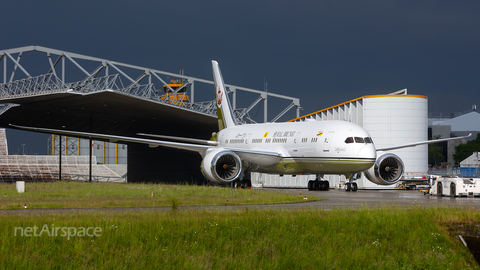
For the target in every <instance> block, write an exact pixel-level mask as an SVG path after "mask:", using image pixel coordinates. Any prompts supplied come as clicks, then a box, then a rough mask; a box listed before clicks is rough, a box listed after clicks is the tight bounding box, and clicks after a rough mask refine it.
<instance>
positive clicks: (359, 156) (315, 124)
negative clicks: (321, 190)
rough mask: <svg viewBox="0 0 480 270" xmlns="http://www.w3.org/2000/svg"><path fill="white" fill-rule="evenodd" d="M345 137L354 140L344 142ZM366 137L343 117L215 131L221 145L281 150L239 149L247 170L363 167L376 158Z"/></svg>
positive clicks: (325, 170) (346, 170)
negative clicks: (268, 153)
mask: <svg viewBox="0 0 480 270" xmlns="http://www.w3.org/2000/svg"><path fill="white" fill-rule="evenodd" d="M348 137H350V138H352V140H353V142H349V143H347V142H346V140H347V138H348ZM355 138H357V141H358V142H355ZM358 138H361V139H362V140H360V139H358ZM365 138H370V135H369V134H368V132H367V131H366V130H365V129H363V128H362V127H360V126H358V125H356V124H353V123H349V122H345V121H307V122H293V123H268V124H249V125H238V126H233V127H229V128H226V129H223V130H221V131H220V132H219V133H218V135H217V140H218V143H219V144H218V147H221V148H226V149H245V150H252V151H275V152H278V153H280V154H281V158H279V159H273V158H271V157H265V156H262V155H249V154H248V153H246V154H244V153H238V154H239V156H240V157H241V158H242V160H243V161H244V163H246V166H245V168H249V169H247V170H248V171H254V172H262V173H275V174H304V173H305V174H348V173H358V172H362V171H365V170H367V169H369V168H370V167H372V165H373V164H374V162H375V159H376V151H375V147H374V144H373V143H371V140H370V141H369V140H368V139H367V140H365ZM365 141H369V143H367V142H365Z"/></svg>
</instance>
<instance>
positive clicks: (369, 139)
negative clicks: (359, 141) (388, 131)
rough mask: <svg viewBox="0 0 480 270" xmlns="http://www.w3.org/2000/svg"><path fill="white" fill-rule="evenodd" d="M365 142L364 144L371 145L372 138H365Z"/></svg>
mask: <svg viewBox="0 0 480 270" xmlns="http://www.w3.org/2000/svg"><path fill="white" fill-rule="evenodd" d="M365 142H366V143H373V141H372V138H370V137H365Z"/></svg>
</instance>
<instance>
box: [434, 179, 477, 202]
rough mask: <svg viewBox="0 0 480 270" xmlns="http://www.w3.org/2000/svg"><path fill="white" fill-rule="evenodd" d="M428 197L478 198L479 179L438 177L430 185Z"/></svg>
mask: <svg viewBox="0 0 480 270" xmlns="http://www.w3.org/2000/svg"><path fill="white" fill-rule="evenodd" d="M430 195H437V196H450V197H480V178H460V177H456V176H445V177H439V178H437V180H436V181H435V182H434V183H433V184H432V187H431V188H430Z"/></svg>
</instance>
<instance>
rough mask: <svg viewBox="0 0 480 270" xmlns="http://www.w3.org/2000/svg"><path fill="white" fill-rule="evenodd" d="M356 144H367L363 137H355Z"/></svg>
mask: <svg viewBox="0 0 480 270" xmlns="http://www.w3.org/2000/svg"><path fill="white" fill-rule="evenodd" d="M355 142H356V143H365V141H364V140H363V138H362V137H355Z"/></svg>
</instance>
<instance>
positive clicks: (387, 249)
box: [0, 207, 480, 269]
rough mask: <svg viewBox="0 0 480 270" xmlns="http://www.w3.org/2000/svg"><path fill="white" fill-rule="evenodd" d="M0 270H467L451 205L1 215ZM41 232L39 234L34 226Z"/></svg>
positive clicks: (464, 215)
mask: <svg viewBox="0 0 480 270" xmlns="http://www.w3.org/2000/svg"><path fill="white" fill-rule="evenodd" d="M1 218H2V219H1V221H0V243H1V244H0V246H1V247H0V261H1V262H2V263H1V264H0V266H1V268H2V269H36V268H40V269H46V268H73V269H80V268H83V269H102V268H107V269H152V268H156V269H159V268H161V269H476V268H475V263H474V261H473V259H472V258H471V255H470V254H469V253H468V251H467V250H466V248H465V247H464V246H463V245H462V244H461V243H460V241H459V240H458V237H456V236H450V235H449V231H448V224H451V223H472V222H477V223H478V222H480V212H478V211H474V210H464V209H462V210H458V209H453V208H396V207H385V208H381V209H373V210H372V209H360V210H333V211H323V210H301V211H273V210H251V209H248V207H246V208H245V210H244V211H234V212H230V211H220V212H215V211H168V212H154V211H141V212H122V213H119V212H107V211H105V212H95V213H80V214H35V213H32V214H5V215H3V216H1ZM45 224H46V225H47V227H76V228H78V227H99V228H101V229H102V233H101V236H98V237H95V236H94V237H88V236H83V237H80V236H76V237H72V238H71V239H69V240H68V239H67V237H62V236H52V237H50V236H48V235H47V234H46V233H44V234H43V235H41V236H37V237H34V236H32V237H26V236H23V237H22V236H20V235H17V236H15V235H14V232H15V231H14V230H15V227H22V228H25V227H33V226H38V227H40V228H41V227H42V226H44V225H45ZM39 230H40V229H39ZM477 269H478V268H477Z"/></svg>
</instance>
